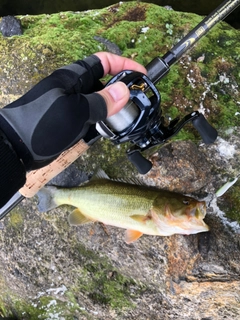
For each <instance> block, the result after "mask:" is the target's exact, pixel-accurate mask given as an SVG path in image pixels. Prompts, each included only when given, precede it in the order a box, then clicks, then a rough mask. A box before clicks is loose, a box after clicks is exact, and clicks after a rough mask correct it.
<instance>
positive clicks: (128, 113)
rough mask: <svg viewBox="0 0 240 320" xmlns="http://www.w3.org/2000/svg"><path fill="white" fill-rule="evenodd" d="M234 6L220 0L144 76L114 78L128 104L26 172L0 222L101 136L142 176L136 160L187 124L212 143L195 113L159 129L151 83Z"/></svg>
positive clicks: (144, 163) (144, 165)
mask: <svg viewBox="0 0 240 320" xmlns="http://www.w3.org/2000/svg"><path fill="white" fill-rule="evenodd" d="M239 5H240V0H226V1H224V2H223V3H222V4H220V5H219V6H218V7H217V8H216V9H215V10H214V11H213V12H212V13H210V14H209V15H208V16H207V17H206V18H205V19H203V20H202V21H201V22H200V23H199V24H198V25H197V26H196V27H195V28H194V29H193V30H192V31H190V32H189V33H188V34H187V35H186V36H185V37H184V38H183V39H182V40H181V41H180V42H178V43H177V44H176V45H175V46H174V47H173V48H172V49H171V50H170V51H168V52H167V53H166V54H165V55H164V56H163V57H162V58H160V57H156V58H154V59H153V60H152V61H151V62H150V63H148V64H147V66H146V69H147V76H146V75H144V74H142V73H140V72H135V71H132V70H125V71H122V72H120V73H119V74H117V75H116V76H114V77H113V78H112V79H111V80H110V81H109V82H108V84H107V86H108V85H110V84H112V83H115V82H116V81H122V82H124V83H125V84H126V85H127V86H128V88H129V90H130V100H129V102H128V103H127V104H126V106H125V107H124V108H123V109H122V110H121V111H119V112H118V113H117V114H115V115H113V116H111V117H109V118H108V119H107V120H106V121H100V122H98V123H97V124H96V127H94V128H91V129H90V130H89V132H88V133H87V135H86V136H85V138H84V139H82V140H80V141H79V142H78V143H76V144H75V145H74V146H73V147H71V148H70V149H68V150H66V151H64V152H63V153H62V154H61V155H60V156H59V157H58V158H57V159H56V160H54V161H53V162H52V163H51V164H49V165H48V166H46V167H43V168H41V169H38V170H34V171H31V172H29V173H28V174H27V181H26V184H25V185H24V187H23V188H21V189H20V190H19V192H17V193H16V194H15V195H14V196H13V198H12V199H11V200H10V201H9V202H8V203H7V204H6V205H5V206H4V207H2V208H1V209H0V219H2V218H3V217H4V216H5V215H6V214H7V213H8V212H9V211H11V210H12V209H13V208H14V207H15V206H16V205H17V204H18V203H20V202H21V201H22V200H23V199H24V198H25V197H27V198H29V197H32V196H34V195H35V194H36V193H37V192H38V191H39V190H40V189H41V188H42V187H43V186H44V185H45V184H46V183H47V182H49V181H50V180H51V179H52V178H53V177H55V176H56V175H57V174H59V173H60V172H62V171H63V170H64V169H66V168H67V167H68V166H69V165H70V164H71V163H73V162H74V161H75V160H76V159H77V158H78V157H79V156H80V155H81V154H83V153H84V152H86V150H87V149H88V148H89V147H90V146H91V145H93V144H94V143H95V142H96V141H97V140H99V139H100V138H101V137H105V138H108V139H110V140H111V141H112V142H113V143H114V144H115V145H118V144H121V143H124V142H128V141H130V142H131V143H132V144H133V146H132V147H131V148H130V149H129V150H128V151H127V156H128V159H129V160H130V161H131V162H132V163H133V164H134V165H135V167H136V168H137V170H138V171H139V172H140V173H142V174H145V173H147V172H148V171H149V170H150V169H151V167H152V163H151V162H150V161H149V160H147V159H145V158H144V157H143V156H142V152H143V151H145V150H147V149H149V148H151V147H153V146H156V145H159V144H162V143H165V142H166V140H168V139H169V138H171V137H172V136H174V135H176V134H177V133H178V132H179V130H181V129H182V127H183V126H184V125H185V124H186V123H188V122H192V124H193V126H194V127H195V128H196V129H197V131H198V132H199V134H200V135H201V137H202V139H203V141H204V142H205V143H212V142H214V141H215V139H216V138H217V131H216V130H215V129H214V128H213V127H212V126H211V125H210V124H209V123H208V122H207V120H206V119H205V117H204V116H203V115H202V114H201V113H199V112H198V111H194V112H192V113H190V114H188V115H186V116H185V117H184V118H183V119H182V120H181V121H180V120H179V119H178V118H176V119H174V120H172V121H171V122H170V123H169V124H168V126H165V125H164V123H165V121H164V117H163V116H162V111H161V108H160V102H161V96H160V93H159V92H158V90H157V88H156V87H155V84H156V83H158V82H159V81H160V80H161V79H162V78H164V77H165V75H167V73H168V72H169V71H170V67H171V66H172V65H173V64H174V63H175V62H177V61H178V60H179V59H180V58H181V57H182V56H183V55H184V53H185V52H186V51H188V50H189V49H190V48H191V47H192V46H193V45H194V44H195V43H196V42H197V41H198V40H199V39H200V38H201V37H203V36H204V35H206V33H207V32H209V30H210V29H211V28H212V27H213V26H215V25H216V24H217V23H218V22H219V21H221V20H223V19H225V18H226V17H227V16H228V15H229V14H230V13H231V12H232V11H233V10H235V9H236V8H237V7H238V6H239Z"/></svg>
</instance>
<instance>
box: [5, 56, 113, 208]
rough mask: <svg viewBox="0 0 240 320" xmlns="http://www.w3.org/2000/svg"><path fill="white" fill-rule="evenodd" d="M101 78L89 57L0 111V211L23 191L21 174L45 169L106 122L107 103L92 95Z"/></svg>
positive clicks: (100, 70)
mask: <svg viewBox="0 0 240 320" xmlns="http://www.w3.org/2000/svg"><path fill="white" fill-rule="evenodd" d="M103 72H104V71H103V67H102V64H101V61H100V60H99V58H98V57H97V56H94V55H93V56H90V57H88V58H86V59H84V60H82V61H77V62H75V63H73V64H71V65H69V66H65V67H63V68H60V69H58V70H56V71H54V72H53V73H52V74H51V75H50V76H48V77H47V78H45V79H43V80H42V81H40V82H39V83H38V84H37V85H36V86H34V87H33V88H32V89H31V90H30V91H28V92H27V93H26V94H25V95H23V96H22V97H21V98H20V99H18V100H16V101H14V102H13V103H11V104H9V105H7V106H6V107H5V108H3V109H0V130H1V132H0V194H1V198H0V207H2V206H3V205H4V204H5V203H6V202H7V201H8V200H9V199H10V198H11V196H13V194H14V193H15V192H17V191H18V190H19V189H20V188H21V187H22V186H23V185H24V183H25V179H26V178H25V176H26V171H28V170H32V169H37V168H40V167H43V166H45V165H47V164H48V163H50V162H51V161H52V160H54V159H55V158H56V157H57V156H58V155H59V154H60V153H61V152H62V151H64V150H66V149H68V148H69V147H71V146H72V145H73V144H75V143H76V142H77V141H78V140H80V139H81V138H83V137H84V136H85V135H86V133H87V132H88V130H89V128H90V127H93V124H95V123H96V122H97V121H100V120H104V119H105V118H106V116H107V107H106V103H105V101H104V99H103V98H102V97H101V96H100V95H99V94H97V93H94V92H95V91H98V90H101V89H102V88H103V85H102V83H101V82H100V81H99V79H100V78H101V77H102V76H103Z"/></svg>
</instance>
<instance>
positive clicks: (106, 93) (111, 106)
mask: <svg viewBox="0 0 240 320" xmlns="http://www.w3.org/2000/svg"><path fill="white" fill-rule="evenodd" d="M98 94H100V95H101V96H102V97H103V98H104V100H105V102H106V106H107V117H110V116H112V115H114V114H115V113H117V112H119V111H120V110H121V109H122V108H123V107H124V106H125V104H126V103H127V102H128V99H129V97H130V92H129V89H128V87H127V86H126V85H125V83H123V82H121V81H119V82H116V83H114V84H112V85H110V86H108V87H105V88H104V89H103V90H101V91H98Z"/></svg>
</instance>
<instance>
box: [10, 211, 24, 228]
mask: <svg viewBox="0 0 240 320" xmlns="http://www.w3.org/2000/svg"><path fill="white" fill-rule="evenodd" d="M22 225H23V212H22V209H21V208H20V207H16V208H14V209H13V210H12V211H11V212H10V214H9V224H8V227H12V228H15V229H19V228H21V227H22Z"/></svg>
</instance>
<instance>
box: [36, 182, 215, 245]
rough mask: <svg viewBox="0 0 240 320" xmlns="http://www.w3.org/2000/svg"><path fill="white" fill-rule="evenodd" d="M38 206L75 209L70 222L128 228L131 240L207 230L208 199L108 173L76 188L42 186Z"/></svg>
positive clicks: (127, 238) (128, 239) (39, 207)
mask: <svg viewBox="0 0 240 320" xmlns="http://www.w3.org/2000/svg"><path fill="white" fill-rule="evenodd" d="M37 195H38V198H39V202H38V209H39V211H40V212H47V211H49V210H52V209H54V208H56V207H58V206H61V205H71V206H73V207H75V209H74V210H73V211H72V212H71V213H70V214H69V216H68V222H69V224H70V225H71V226H78V225H84V224H86V223H90V222H101V223H103V224H105V225H110V226H114V227H119V228H123V229H126V232H125V242H126V243H127V244H130V243H132V242H134V241H136V240H137V239H139V238H140V237H141V236H142V235H143V234H146V235H152V236H171V235H173V234H186V235H188V234H195V233H198V232H206V231H208V230H209V227H208V226H207V225H206V223H205V222H204V220H203V219H204V217H205V215H206V203H205V201H198V200H196V199H194V198H191V197H189V196H185V195H182V194H178V193H175V192H170V191H166V190H160V189H157V188H155V187H150V186H146V185H143V184H135V183H134V184H133V183H130V182H124V181H115V180H111V179H109V178H106V177H105V176H104V177H103V176H99V177H98V178H97V179H95V178H94V179H91V180H90V181H88V182H87V183H85V184H83V185H80V186H79V187H74V188H58V187H54V186H46V187H43V188H42V189H41V190H40V191H39V192H38V194H37Z"/></svg>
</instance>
